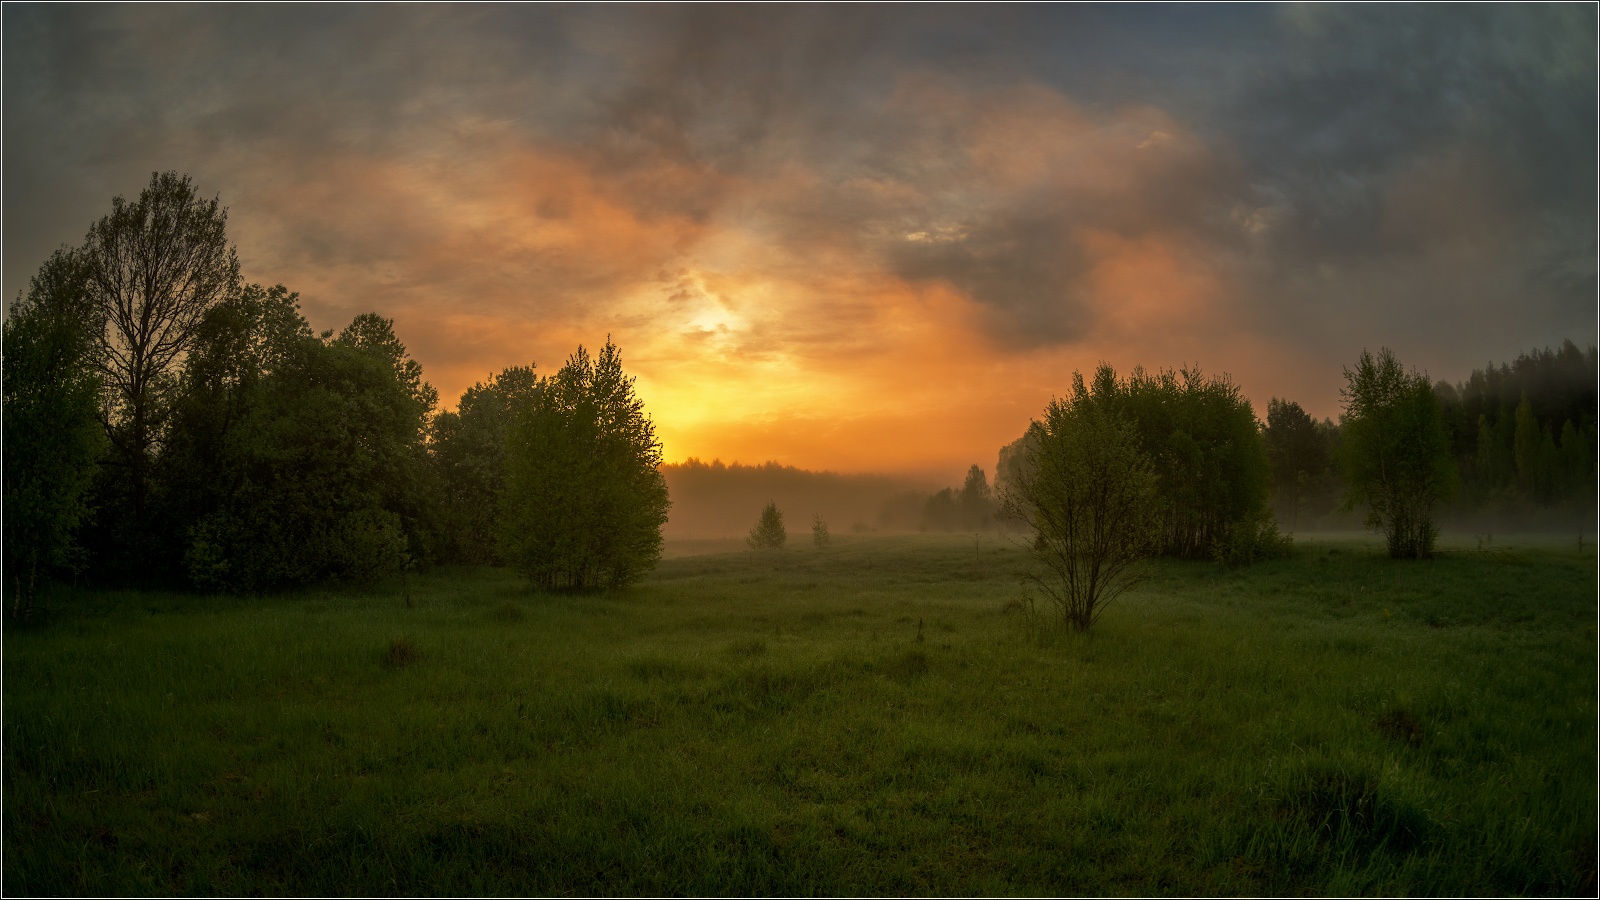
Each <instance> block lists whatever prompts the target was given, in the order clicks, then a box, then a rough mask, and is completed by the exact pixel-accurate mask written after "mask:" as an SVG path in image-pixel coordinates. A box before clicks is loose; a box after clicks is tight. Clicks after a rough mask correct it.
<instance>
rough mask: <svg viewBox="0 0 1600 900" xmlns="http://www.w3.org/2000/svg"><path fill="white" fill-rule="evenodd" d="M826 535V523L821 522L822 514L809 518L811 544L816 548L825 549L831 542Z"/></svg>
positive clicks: (830, 538)
mask: <svg viewBox="0 0 1600 900" xmlns="http://www.w3.org/2000/svg"><path fill="white" fill-rule="evenodd" d="M832 540H833V539H832V537H830V536H829V534H828V523H827V522H824V521H822V513H817V514H816V515H815V516H812V517H811V543H812V544H815V545H816V546H818V547H826V546H828V544H829V542H830V541H832Z"/></svg>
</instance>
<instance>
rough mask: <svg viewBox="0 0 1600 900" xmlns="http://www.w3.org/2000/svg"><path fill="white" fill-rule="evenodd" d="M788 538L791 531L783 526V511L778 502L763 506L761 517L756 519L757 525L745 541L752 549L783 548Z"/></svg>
mask: <svg viewBox="0 0 1600 900" xmlns="http://www.w3.org/2000/svg"><path fill="white" fill-rule="evenodd" d="M788 540H789V533H788V532H787V531H785V530H784V528H783V512H782V511H781V510H779V509H778V504H776V503H768V504H767V505H766V506H763V507H762V508H761V518H760V519H759V520H757V521H756V527H754V528H752V529H750V536H749V537H748V538H746V539H745V543H747V544H749V545H750V549H752V550H782V549H783V545H784V544H785V543H787V542H788Z"/></svg>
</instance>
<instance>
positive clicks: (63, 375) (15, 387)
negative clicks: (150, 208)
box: [0, 248, 105, 618]
mask: <svg viewBox="0 0 1600 900" xmlns="http://www.w3.org/2000/svg"><path fill="white" fill-rule="evenodd" d="M86 278H87V271H86V267H85V266H84V263H83V258H82V256H81V254H79V253H77V252H75V251H73V250H70V249H65V248H63V249H61V250H58V251H56V253H55V254H54V255H52V256H51V257H50V259H49V260H47V261H46V262H45V264H44V265H43V266H42V267H41V268H40V269H39V272H38V274H36V275H34V277H33V279H32V280H31V282H30V284H29V287H28V294H27V296H26V297H25V298H24V297H19V298H18V299H17V301H16V302H15V303H14V304H13V305H12V307H11V309H10V312H9V315H8V316H7V318H6V321H5V335H4V358H3V362H0V369H3V372H4V377H3V382H4V415H5V423H4V429H3V430H4V435H5V441H4V443H5V450H4V457H5V475H4V478H5V490H4V498H5V499H4V504H5V539H4V542H3V544H4V547H5V571H6V574H7V575H9V576H10V582H11V584H10V588H11V591H12V597H11V600H12V603H11V613H12V615H13V616H14V617H17V618H21V617H23V616H25V615H26V614H27V611H28V610H29V609H30V608H32V605H33V598H34V593H35V587H36V583H37V580H38V578H39V576H40V575H41V574H44V575H48V574H49V573H50V571H51V570H52V569H56V568H61V567H75V566H76V565H77V564H78V563H79V561H80V556H81V553H80V549H79V547H78V544H77V540H76V537H77V530H78V526H79V524H80V523H81V522H83V520H84V519H85V518H86V517H87V515H88V513H89V502H88V490H89V486H90V482H91V480H92V479H93V476H94V471H95V467H96V465H97V464H98V462H99V460H100V457H101V455H102V453H103V452H104V449H105V437H104V433H103V431H102V429H101V426H100V421H99V416H98V408H99V407H98V402H97V401H98V398H99V390H100V382H99V379H98V377H97V376H96V374H95V370H94V366H93V354H94V346H95V331H96V327H97V326H98V324H99V323H98V321H97V319H96V317H95V311H94V309H93V308H92V307H91V306H90V305H89V304H88V303H87V301H86V297H85V293H84V282H85V280H86Z"/></svg>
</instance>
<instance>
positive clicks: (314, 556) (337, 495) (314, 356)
mask: <svg viewBox="0 0 1600 900" xmlns="http://www.w3.org/2000/svg"><path fill="white" fill-rule="evenodd" d="M295 304H296V300H295V296H294V295H293V294H291V293H288V292H287V291H284V290H283V289H282V288H281V287H280V288H274V289H273V290H271V291H266V292H261V291H258V290H254V289H252V290H247V291H245V292H244V297H243V298H242V299H241V300H240V301H239V302H238V303H230V304H226V305H224V306H223V307H221V308H219V309H218V310H217V311H216V313H215V315H214V318H212V320H211V321H210V322H208V326H212V325H214V326H215V327H208V328H207V329H205V335H206V339H205V340H204V341H203V342H201V343H199V344H197V346H196V348H195V352H194V353H193V355H192V357H191V360H190V366H189V371H188V373H187V377H190V378H191V379H192V380H193V382H194V383H193V384H192V386H191V391H190V393H189V394H188V395H187V396H186V399H185V402H184V404H183V405H182V406H181V407H180V412H179V414H178V415H177V416H175V417H174V426H173V431H172V435H171V438H170V441H169V445H168V448H167V450H166V452H165V453H164V454H163V457H164V459H163V464H164V466H165V465H166V464H168V463H167V460H168V459H170V460H171V463H170V464H171V465H172V466H174V467H177V466H178V465H179V462H180V461H182V460H191V461H196V460H197V461H199V462H198V463H191V464H188V465H185V466H184V467H183V468H182V469H181V472H182V473H183V474H184V475H185V477H187V478H189V479H193V478H196V477H198V478H202V479H204V484H203V485H201V486H194V485H192V484H191V485H190V486H188V487H187V488H185V489H184V490H182V491H180V490H178V489H177V486H178V485H182V484H183V481H182V479H180V478H178V477H176V476H174V477H173V479H172V481H171V482H170V483H169V484H171V485H172V487H171V488H169V494H170V495H172V496H179V495H183V496H188V497H190V498H192V499H191V501H190V504H189V505H188V506H187V507H186V508H185V509H184V510H183V512H182V514H181V515H179V516H177V518H178V519H179V521H180V523H181V522H187V525H185V526H183V527H181V528H180V529H179V530H180V533H183V534H185V535H186V536H187V541H186V553H185V555H184V560H183V562H184V566H185V568H186V571H187V573H188V575H189V577H190V579H191V580H192V581H193V582H194V583H195V584H196V585H198V586H200V587H204V588H214V589H223V590H231V591H240V592H245V591H261V590H272V589H279V588H287V587H294V586H298V585H304V584H310V583H315V582H319V581H326V580H346V581H348V580H363V579H368V578H372V577H375V576H379V575H383V574H387V573H391V572H395V571H398V570H400V569H401V568H402V567H403V566H404V565H405V564H406V563H407V561H408V560H409V559H410V558H411V557H413V556H415V555H416V554H418V553H419V552H420V551H421V548H419V547H417V546H416V544H415V543H413V541H414V538H413V537H412V535H414V534H416V533H418V531H419V530H421V529H420V527H419V525H418V524H417V522H416V521H414V518H415V517H416V516H417V515H419V513H418V511H417V510H416V497H415V491H416V489H417V488H416V484H415V477H416V466H415V460H416V458H417V454H418V452H419V446H418V441H419V434H418V431H417V425H416V423H417V408H416V403H415V398H414V397H413V393H412V391H411V390H410V389H409V388H408V387H407V386H406V385H405V384H404V383H402V382H401V381H400V380H399V378H397V377H396V370H395V367H394V366H393V365H391V364H390V362H389V361H388V360H386V359H384V358H382V356H380V355H378V354H373V353H371V352H368V351H367V350H365V349H362V348H360V347H358V346H355V345H352V344H351V343H350V342H341V341H336V340H325V339H323V338H317V337H313V336H312V335H311V334H310V329H309V326H307V325H306V324H305V322H304V320H303V319H301V318H300V317H299V314H298V312H297V310H296V308H295ZM252 347H253V348H256V349H255V350H248V349H247V351H246V352H245V353H244V354H243V355H242V356H240V355H238V351H239V349H240V348H252ZM235 389H236V390H237V392H238V394H237V400H236V401H230V402H229V403H217V402H216V401H215V398H219V397H223V396H226V395H227V393H228V392H229V391H230V390H235ZM208 399H210V400H211V401H212V402H211V403H207V400H208ZM230 408H231V411H229V412H228V413H227V417H228V421H225V422H224V421H221V420H219V418H218V417H217V416H216V415H215V413H216V411H217V410H218V409H230Z"/></svg>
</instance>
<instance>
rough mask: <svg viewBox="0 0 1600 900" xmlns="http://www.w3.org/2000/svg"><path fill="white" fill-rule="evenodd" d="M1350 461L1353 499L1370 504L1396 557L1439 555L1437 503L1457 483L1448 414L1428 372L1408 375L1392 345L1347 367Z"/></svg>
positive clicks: (1346, 452) (1371, 517) (1372, 521)
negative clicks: (1436, 552)
mask: <svg viewBox="0 0 1600 900" xmlns="http://www.w3.org/2000/svg"><path fill="white" fill-rule="evenodd" d="M1344 375H1345V381H1346V385H1345V387H1344V388H1343V389H1341V390H1340V395H1341V396H1342V397H1343V398H1344V403H1345V412H1344V415H1343V416H1342V417H1341V420H1340V424H1341V426H1342V429H1343V444H1342V449H1343V453H1342V456H1343V465H1344V470H1345V478H1346V481H1347V482H1348V484H1349V492H1348V493H1347V494H1346V500H1345V502H1346V504H1347V505H1348V506H1349V507H1351V508H1354V507H1357V506H1361V507H1365V508H1366V510H1367V525H1368V526H1369V527H1371V528H1374V529H1376V530H1378V531H1381V532H1382V533H1383V535H1384V539H1385V540H1386V541H1387V543H1388V547H1389V555H1390V557H1392V558H1394V559H1419V558H1423V557H1427V556H1430V555H1432V553H1433V545H1434V541H1435V539H1436V538H1437V537H1438V533H1439V531H1438V527H1437V525H1436V524H1435V523H1434V509H1435V507H1436V506H1437V505H1438V504H1439V503H1440V501H1442V500H1444V499H1445V498H1446V497H1448V496H1449V495H1450V492H1451V491H1452V490H1453V489H1454V487H1455V464H1454V463H1453V461H1452V460H1451V458H1450V444H1449V437H1448V435H1447V434H1446V432H1445V427H1444V417H1443V414H1442V412H1441V410H1440V407H1439V402H1438V400H1437V399H1435V396H1434V391H1433V386H1432V385H1431V384H1429V383H1428V379H1427V377H1426V376H1424V375H1421V374H1418V373H1417V372H1415V371H1412V372H1410V373H1407V372H1406V371H1405V370H1404V369H1402V368H1401V366H1400V363H1399V361H1398V360H1396V359H1395V358H1394V354H1393V353H1391V352H1390V351H1389V349H1388V348H1384V349H1383V350H1382V351H1381V352H1379V354H1378V356H1377V358H1376V359H1374V358H1373V356H1372V354H1370V353H1368V352H1366V351H1362V353H1361V359H1360V360H1359V361H1357V363H1356V367H1355V368H1354V369H1346V370H1345V373H1344Z"/></svg>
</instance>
